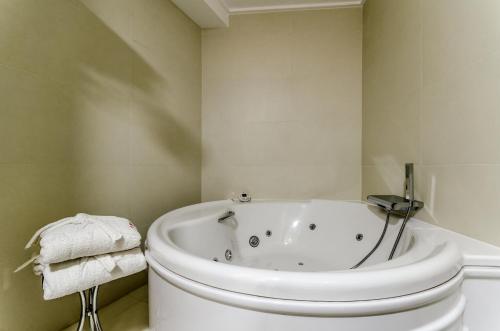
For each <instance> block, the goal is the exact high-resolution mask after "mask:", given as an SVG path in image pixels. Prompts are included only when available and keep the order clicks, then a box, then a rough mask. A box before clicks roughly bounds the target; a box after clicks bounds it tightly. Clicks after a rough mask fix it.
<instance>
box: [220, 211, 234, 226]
mask: <svg viewBox="0 0 500 331" xmlns="http://www.w3.org/2000/svg"><path fill="white" fill-rule="evenodd" d="M234 215H235V213H234V211H232V210H228V211H226V212H225V213H224V214H222V216H221V217H219V218H218V220H217V221H218V222H219V223H222V222H224V221H225V220H227V219H228V218H231V217H233V216H234Z"/></svg>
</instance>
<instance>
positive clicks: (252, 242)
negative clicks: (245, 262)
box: [248, 236, 260, 247]
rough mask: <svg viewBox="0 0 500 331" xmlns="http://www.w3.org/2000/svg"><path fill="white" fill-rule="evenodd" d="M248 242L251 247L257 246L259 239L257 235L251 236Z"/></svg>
mask: <svg viewBox="0 0 500 331" xmlns="http://www.w3.org/2000/svg"><path fill="white" fill-rule="evenodd" d="M248 243H249V244H250V246H252V247H257V246H259V243H260V239H259V237H257V236H251V237H250V239H248Z"/></svg>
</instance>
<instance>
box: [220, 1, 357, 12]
mask: <svg viewBox="0 0 500 331" xmlns="http://www.w3.org/2000/svg"><path fill="white" fill-rule="evenodd" d="M364 2H365V0H346V1H343V2H333V1H332V2H327V3H316V4H314V3H313V4H303V5H276V6H258V7H243V8H236V9H231V8H227V10H228V11H229V14H230V15H238V14H254V13H272V12H280V11H295V10H311V9H331V8H343V7H359V6H362V5H363V4H364Z"/></svg>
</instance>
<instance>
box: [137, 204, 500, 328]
mask: <svg viewBox="0 0 500 331" xmlns="http://www.w3.org/2000/svg"><path fill="white" fill-rule="evenodd" d="M227 211H233V212H234V214H235V216H234V217H231V218H228V219H226V220H224V221H222V222H219V221H218V219H219V218H220V217H221V216H222V215H224V214H225V213H226V212H227ZM400 221H401V220H399V219H397V218H393V219H392V220H391V222H390V224H389V227H388V230H387V234H386V236H385V238H384V240H383V242H382V244H381V245H380V247H379V248H378V250H377V251H376V252H375V253H374V254H373V255H372V256H371V257H370V258H369V259H368V260H367V261H366V262H365V263H364V264H363V265H362V266H361V267H360V268H357V269H350V268H351V267H352V266H353V265H355V264H356V263H357V262H358V261H360V260H361V259H362V258H363V257H364V256H365V255H366V254H367V253H368V252H369V251H370V250H371V249H372V248H373V246H374V245H375V243H376V242H377V240H378V239H379V236H380V233H381V231H382V229H383V227H384V224H385V214H384V213H382V212H381V211H380V209H379V208H377V207H373V206H369V205H367V204H364V203H361V202H343V201H327V200H310V201H253V202H251V203H236V202H233V201H230V200H227V201H216V202H209V203H202V204H197V205H193V206H188V207H185V208H181V209H178V210H174V211H172V212H170V213H167V214H165V215H163V216H162V217H160V218H159V219H158V220H156V221H155V222H154V223H153V224H152V226H151V227H150V229H149V231H148V235H147V244H146V258H147V260H148V263H149V301H150V302H149V309H150V317H149V318H150V328H151V330H162V331H163V330H172V331H188V330H189V331H193V330H196V331H198V330H200V331H201V330H217V331H226V330H227V331H229V330H231V331H250V330H252V331H255V330H260V331H268V330H269V331H278V330H287V331H298V330H301V331H303V330H315V331H323V330H329V331H330V330H342V331H344V330H346V331H347V330H384V331H404V330H418V331H432V330H470V331H476V330H477V331H482V330H497V329H498V330H500V320H498V317H497V315H498V314H496V313H494V312H493V311H492V312H491V314H489V315H488V316H485V314H484V309H483V308H481V306H484V303H485V302H486V301H485V300H486V299H485V298H489V299H490V300H491V304H493V305H498V303H499V300H498V298H499V297H500V285H499V284H500V281H499V279H500V249H498V248H497V247H494V246H491V245H488V244H485V243H482V242H479V241H476V240H474V239H471V238H468V237H465V236H462V235H459V234H456V233H453V232H451V231H447V230H445V229H442V228H439V227H437V226H434V225H430V224H428V223H424V222H421V221H418V220H416V219H412V220H411V221H410V222H409V224H408V226H407V229H406V230H405V233H404V236H403V238H402V240H401V242H400V244H399V246H398V250H397V251H396V256H395V258H394V259H392V260H391V261H387V257H388V255H389V252H390V249H391V248H392V245H393V243H394V240H395V237H396V235H397V231H398V229H399V225H400ZM485 279H487V280H489V281H487V282H485V281H484V280H485ZM469 297H470V298H471V300H472V303H470V304H469V302H468V301H470V300H469V299H468V298H469ZM479 298H480V299H479ZM474 302H476V303H475V304H474ZM490 315H491V316H490ZM492 323H493V324H492ZM491 325H497V326H498V327H495V328H491ZM485 327H487V328H485Z"/></svg>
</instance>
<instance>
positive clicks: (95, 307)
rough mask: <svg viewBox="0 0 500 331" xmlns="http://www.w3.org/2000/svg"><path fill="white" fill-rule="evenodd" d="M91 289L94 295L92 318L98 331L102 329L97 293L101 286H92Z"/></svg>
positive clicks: (92, 295) (91, 293)
mask: <svg viewBox="0 0 500 331" xmlns="http://www.w3.org/2000/svg"><path fill="white" fill-rule="evenodd" d="M89 291H90V295H91V297H92V300H91V301H90V302H91V304H92V309H91V314H92V320H93V322H94V325H95V329H96V331H102V327H101V322H100V321H99V315H98V313H97V295H98V293H99V286H95V287H93V288H91V289H90V290H89Z"/></svg>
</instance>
